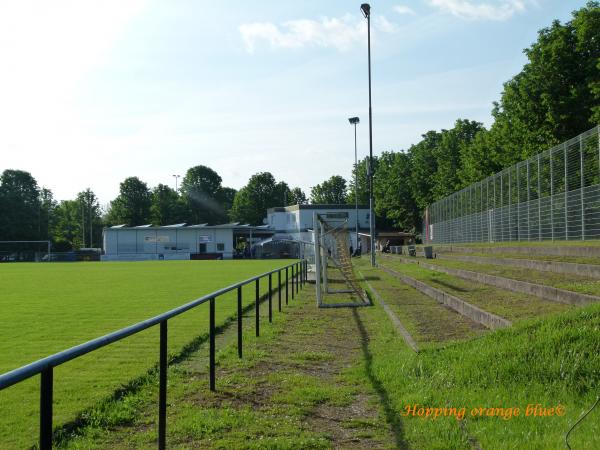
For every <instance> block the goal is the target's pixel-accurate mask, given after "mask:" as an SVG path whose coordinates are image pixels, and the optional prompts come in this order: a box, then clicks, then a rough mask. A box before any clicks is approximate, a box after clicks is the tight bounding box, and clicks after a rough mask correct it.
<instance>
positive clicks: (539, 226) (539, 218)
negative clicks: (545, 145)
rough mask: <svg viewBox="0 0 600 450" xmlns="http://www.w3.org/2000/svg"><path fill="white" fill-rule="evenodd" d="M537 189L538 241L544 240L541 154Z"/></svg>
mask: <svg viewBox="0 0 600 450" xmlns="http://www.w3.org/2000/svg"><path fill="white" fill-rule="evenodd" d="M537 172H538V175H537V185H538V186H537V187H538V192H537V196H538V198H537V199H538V241H541V240H542V182H541V180H540V177H541V172H540V154H539V153H538V155H537Z"/></svg>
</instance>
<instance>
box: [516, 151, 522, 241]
mask: <svg viewBox="0 0 600 450" xmlns="http://www.w3.org/2000/svg"><path fill="white" fill-rule="evenodd" d="M515 168H516V170H517V241H520V240H521V176H520V175H521V168H520V167H519V163H517V164H516V166H515Z"/></svg>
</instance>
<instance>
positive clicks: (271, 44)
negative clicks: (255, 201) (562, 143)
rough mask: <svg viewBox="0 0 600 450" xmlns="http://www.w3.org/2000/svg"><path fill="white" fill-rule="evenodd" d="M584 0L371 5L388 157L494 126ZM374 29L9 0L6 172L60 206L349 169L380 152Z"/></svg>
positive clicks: (340, 4) (3, 85)
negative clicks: (263, 176)
mask: <svg viewBox="0 0 600 450" xmlns="http://www.w3.org/2000/svg"><path fill="white" fill-rule="evenodd" d="M584 4H585V1H565V0H481V1H480V0H410V1H388V0H376V1H375V0H374V1H372V2H371V40H372V42H371V52H372V101H373V152H374V154H376V155H377V154H380V153H381V152H382V151H389V150H394V151H402V150H405V149H407V148H408V147H409V146H410V145H411V144H414V143H417V142H418V141H419V140H420V136H421V135H422V134H424V133H425V132H427V131H428V130H432V129H435V130H440V129H443V128H451V127H452V126H453V123H454V122H455V121H456V119H458V118H463V119H471V120H477V121H481V122H483V123H484V124H485V125H486V126H489V125H490V123H491V115H490V112H491V109H492V102H493V101H496V100H498V99H499V97H500V93H501V92H502V84H503V83H504V82H505V81H507V80H509V79H510V78H511V77H512V76H514V75H515V74H516V73H518V72H519V71H520V70H521V68H522V66H523V64H525V63H526V58H525V56H524V55H523V49H524V48H527V47H529V46H530V45H531V44H532V43H533V42H534V41H535V40H536V38H537V31H538V30H539V29H541V28H543V27H546V26H549V25H550V24H551V22H552V20H554V19H559V20H561V21H562V22H564V21H567V20H569V18H570V13H571V11H572V10H575V9H578V8H579V7H581V6H583V5H584ZM366 37H367V24H366V20H365V19H364V18H363V16H362V14H361V12H360V2H350V1H348V0H344V1H342V0H328V1H327V2H324V1H316V0H304V1H302V2H300V1H290V0H287V1H281V0H279V1H277V0H258V1H256V2H248V1H243V0H222V1H218V2H217V1H212V2H208V1H200V0H197V1H192V0H177V1H167V0H161V1H159V0H127V1H122V0H71V1H66V0H54V1H52V2H48V1H43V0H38V1H30V0H19V1H11V0H0V61H1V66H0V67H1V68H2V69H1V70H0V171H3V170H5V169H20V170H26V171H28V172H31V173H32V175H33V176H34V177H35V178H36V179H37V181H38V184H39V185H40V186H44V187H46V188H49V189H51V190H52V192H53V193H54V196H55V198H56V199H58V200H65V199H71V198H74V197H75V196H76V194H77V192H79V191H82V190H84V189H86V188H88V187H89V188H91V189H92V190H93V191H94V192H95V193H96V194H97V195H98V197H99V198H100V202H101V203H102V204H107V203H108V202H109V201H110V200H112V199H114V198H115V197H116V196H117V195H118V190H119V183H120V182H121V181H123V180H124V179H125V178H126V177H129V176H137V177H139V178H140V179H142V180H143V181H145V182H147V183H148V185H149V186H150V187H153V186H156V185H157V184H158V183H163V184H168V185H170V186H173V187H174V185H175V178H174V177H173V175H175V174H179V175H182V176H183V175H185V172H186V170H187V169H188V168H189V167H192V166H195V165H199V164H202V165H206V166H209V167H211V168H212V169H214V170H215V171H217V172H218V173H219V175H221V177H222V178H223V185H225V186H229V187H233V188H236V189H239V188H240V187H242V186H244V185H245V184H246V183H247V181H248V179H249V178H250V176H251V175H253V174H255V173H257V172H262V171H269V172H271V173H272V174H273V175H274V176H275V178H276V179H277V180H283V181H285V182H287V183H288V184H289V185H290V187H295V186H299V187H301V188H302V189H303V190H305V191H306V193H307V194H309V193H310V187H311V186H314V185H315V184H317V183H320V182H322V181H323V180H325V179H327V178H329V177H330V176H331V175H342V176H344V177H345V178H349V177H350V174H351V170H352V165H353V163H354V134H353V130H352V127H351V125H350V124H349V123H348V120H347V119H348V117H351V116H358V117H360V120H361V122H360V124H359V125H358V153H359V158H362V157H364V156H365V155H367V154H368V151H369V144H368V143H369V141H368V129H369V128H368V78H367V76H368V73H367V43H366Z"/></svg>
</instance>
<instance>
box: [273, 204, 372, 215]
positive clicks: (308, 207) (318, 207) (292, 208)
mask: <svg viewBox="0 0 600 450" xmlns="http://www.w3.org/2000/svg"><path fill="white" fill-rule="evenodd" d="M355 208H356V207H355V205H351V204H326V205H290V206H277V207H275V208H269V209H267V214H271V213H274V212H292V211H299V210H309V211H310V210H323V209H328V210H336V209H350V210H352V209H355ZM358 209H367V210H368V209H369V205H358Z"/></svg>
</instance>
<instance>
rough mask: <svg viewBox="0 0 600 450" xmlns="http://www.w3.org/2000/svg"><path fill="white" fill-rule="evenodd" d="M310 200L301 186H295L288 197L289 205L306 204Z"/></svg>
mask: <svg viewBox="0 0 600 450" xmlns="http://www.w3.org/2000/svg"><path fill="white" fill-rule="evenodd" d="M307 203H308V200H307V198H306V194H305V193H304V191H303V190H302V189H300V188H299V187H295V188H293V189H292V190H291V191H290V195H289V197H288V204H289V205H306V204H307Z"/></svg>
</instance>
